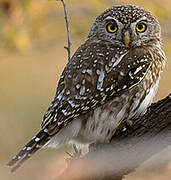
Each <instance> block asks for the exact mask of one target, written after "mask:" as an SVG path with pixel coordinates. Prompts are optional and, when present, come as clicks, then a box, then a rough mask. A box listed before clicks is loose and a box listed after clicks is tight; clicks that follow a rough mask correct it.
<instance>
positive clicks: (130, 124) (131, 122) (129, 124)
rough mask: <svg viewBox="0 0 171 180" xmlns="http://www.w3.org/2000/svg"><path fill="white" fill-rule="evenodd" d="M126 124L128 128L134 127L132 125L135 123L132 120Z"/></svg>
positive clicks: (127, 120)
mask: <svg viewBox="0 0 171 180" xmlns="http://www.w3.org/2000/svg"><path fill="white" fill-rule="evenodd" d="M125 122H126V123H127V125H128V126H130V127H132V125H133V121H132V120H130V119H126V121H125Z"/></svg>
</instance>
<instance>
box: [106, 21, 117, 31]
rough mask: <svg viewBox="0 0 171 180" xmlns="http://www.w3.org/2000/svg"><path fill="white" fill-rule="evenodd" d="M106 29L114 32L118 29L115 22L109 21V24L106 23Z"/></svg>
mask: <svg viewBox="0 0 171 180" xmlns="http://www.w3.org/2000/svg"><path fill="white" fill-rule="evenodd" d="M106 29H107V31H108V32H109V33H114V32H116V31H117V30H118V27H117V25H116V24H114V23H110V24H108V25H107V26H106Z"/></svg>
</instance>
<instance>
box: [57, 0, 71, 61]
mask: <svg viewBox="0 0 171 180" xmlns="http://www.w3.org/2000/svg"><path fill="white" fill-rule="evenodd" d="M57 1H59V0H57ZM61 2H62V4H63V7H64V18H65V23H66V30H67V39H68V46H64V48H65V49H66V50H67V52H68V61H70V58H71V40H70V30H69V22H68V15H67V8H66V4H65V1H64V0H61Z"/></svg>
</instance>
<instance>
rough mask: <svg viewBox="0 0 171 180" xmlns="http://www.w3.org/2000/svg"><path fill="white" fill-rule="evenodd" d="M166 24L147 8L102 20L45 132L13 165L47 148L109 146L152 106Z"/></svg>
mask: <svg viewBox="0 0 171 180" xmlns="http://www.w3.org/2000/svg"><path fill="white" fill-rule="evenodd" d="M160 34H161V32H160V25H159V23H158V21H157V19H156V18H154V17H153V16H152V15H151V14H150V13H149V12H147V11H145V10H144V9H142V8H139V7H136V6H131V5H122V6H114V7H112V8H110V9H108V10H106V11H105V12H104V13H103V14H101V15H100V16H99V17H97V19H96V21H95V22H94V24H93V26H92V28H91V31H90V33H89V35H88V38H87V40H86V41H85V43H84V44H82V45H81V46H80V47H79V48H78V50H77V51H76V52H75V54H74V55H73V57H72V58H71V60H70V62H68V64H67V65H66V67H65V69H64V71H63V73H62V75H61V77H60V80H59V83H58V87H57V90H56V95H55V98H54V100H53V101H52V103H51V104H50V106H49V108H48V110H47V112H46V113H45V115H44V118H43V121H42V130H41V131H40V132H39V133H38V134H37V135H36V136H35V137H34V138H33V139H32V140H31V141H30V142H29V143H28V144H27V145H26V146H25V147H24V148H23V149H22V150H21V151H20V152H19V154H18V155H17V156H15V157H14V158H13V159H12V160H11V161H10V162H9V163H8V165H9V166H11V167H12V171H14V170H15V169H17V168H18V167H19V166H20V165H21V164H22V163H23V162H24V161H25V160H26V159H28V158H29V157H30V156H31V155H32V154H33V153H35V152H36V151H37V150H39V149H40V148H42V147H48V146H59V145H61V144H64V143H69V142H72V143H81V144H91V143H104V142H108V141H109V140H110V138H111V137H112V135H113V134H114V133H115V131H116V128H117V127H118V126H119V125H120V123H121V122H123V121H129V120H130V119H131V118H133V117H138V116H140V115H142V114H143V113H144V112H145V111H146V109H147V107H148V106H149V105H150V104H151V103H152V100H153V98H154V96H155V94H156V90H157V87H158V83H159V79H160V74H161V72H162V70H163V68H164V65H165V55H164V53H163V51H162V49H161V37H160Z"/></svg>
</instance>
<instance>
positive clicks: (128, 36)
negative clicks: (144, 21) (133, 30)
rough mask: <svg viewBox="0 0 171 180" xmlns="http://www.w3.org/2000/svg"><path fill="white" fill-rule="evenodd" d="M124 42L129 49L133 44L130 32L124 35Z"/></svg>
mask: <svg viewBox="0 0 171 180" xmlns="http://www.w3.org/2000/svg"><path fill="white" fill-rule="evenodd" d="M123 42H124V44H125V46H126V47H129V44H130V42H131V36H130V33H129V31H126V32H125V33H124V35H123Z"/></svg>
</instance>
